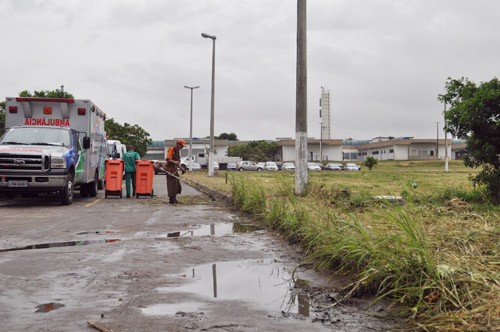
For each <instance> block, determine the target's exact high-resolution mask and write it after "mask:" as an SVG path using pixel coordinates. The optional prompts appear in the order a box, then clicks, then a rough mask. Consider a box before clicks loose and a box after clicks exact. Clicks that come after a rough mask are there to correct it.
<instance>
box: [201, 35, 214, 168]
mask: <svg viewBox="0 0 500 332" xmlns="http://www.w3.org/2000/svg"><path fill="white" fill-rule="evenodd" d="M201 36H202V37H203V38H210V39H212V93H211V97H210V99H211V101H210V154H209V155H208V176H213V175H214V145H215V143H214V98H215V39H217V37H215V36H211V35H207V34H206V33H202V34H201Z"/></svg>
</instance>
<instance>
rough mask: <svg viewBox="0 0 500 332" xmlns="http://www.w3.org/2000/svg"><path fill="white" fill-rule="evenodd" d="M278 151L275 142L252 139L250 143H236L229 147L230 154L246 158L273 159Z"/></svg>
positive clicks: (256, 159)
mask: <svg viewBox="0 0 500 332" xmlns="http://www.w3.org/2000/svg"><path fill="white" fill-rule="evenodd" d="M277 153H278V146H277V145H276V143H275V142H266V141H252V142H250V143H248V144H241V145H235V146H232V147H230V148H229V149H228V153H227V155H228V156H231V157H241V158H242V159H244V160H253V161H266V160H273V159H274V158H275V157H276V154H277Z"/></svg>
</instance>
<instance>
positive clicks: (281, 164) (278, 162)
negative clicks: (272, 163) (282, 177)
mask: <svg viewBox="0 0 500 332" xmlns="http://www.w3.org/2000/svg"><path fill="white" fill-rule="evenodd" d="M276 166H278V170H279V171H281V167H282V166H283V163H282V162H281V161H277V162H276Z"/></svg>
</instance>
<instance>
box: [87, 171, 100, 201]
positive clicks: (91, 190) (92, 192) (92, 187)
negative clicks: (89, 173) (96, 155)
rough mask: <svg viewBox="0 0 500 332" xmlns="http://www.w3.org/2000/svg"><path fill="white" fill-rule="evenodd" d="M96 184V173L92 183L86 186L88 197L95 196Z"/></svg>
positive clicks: (97, 184) (97, 179) (97, 180)
mask: <svg viewBox="0 0 500 332" xmlns="http://www.w3.org/2000/svg"><path fill="white" fill-rule="evenodd" d="M98 182H99V178H98V176H97V173H95V175H94V181H92V182H90V183H88V184H87V192H88V193H89V196H90V197H96V196H97V187H98V186H99V183H98Z"/></svg>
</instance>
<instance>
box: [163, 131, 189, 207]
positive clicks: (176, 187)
mask: <svg viewBox="0 0 500 332" xmlns="http://www.w3.org/2000/svg"><path fill="white" fill-rule="evenodd" d="M185 146H186V142H184V140H183V139H178V140H177V143H176V144H175V146H171V147H170V148H169V149H168V152H167V163H166V168H167V192H168V199H169V203H170V204H176V203H179V202H178V201H177V199H176V198H175V196H176V195H177V194H180V193H181V190H182V188H181V182H180V181H179V179H178V177H179V173H178V172H177V168H181V150H182V148H183V147H185ZM172 175H174V176H175V177H174V176H172ZM176 177H177V178H176Z"/></svg>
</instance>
